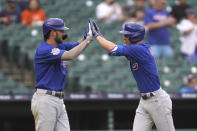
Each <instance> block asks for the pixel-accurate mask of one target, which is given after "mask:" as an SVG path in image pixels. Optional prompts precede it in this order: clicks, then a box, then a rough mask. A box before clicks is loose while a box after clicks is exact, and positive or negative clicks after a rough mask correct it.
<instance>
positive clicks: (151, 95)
mask: <svg viewBox="0 0 197 131" xmlns="http://www.w3.org/2000/svg"><path fill="white" fill-rule="evenodd" d="M153 96H155V95H154V94H153V93H152V92H151V93H144V94H141V97H142V99H144V100H147V99H149V98H151V97H153Z"/></svg>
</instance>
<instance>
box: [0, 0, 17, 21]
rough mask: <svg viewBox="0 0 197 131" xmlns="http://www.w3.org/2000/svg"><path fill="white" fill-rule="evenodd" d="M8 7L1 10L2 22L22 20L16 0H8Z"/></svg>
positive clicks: (0, 17)
mask: <svg viewBox="0 0 197 131" xmlns="http://www.w3.org/2000/svg"><path fill="white" fill-rule="evenodd" d="M7 4H8V5H7V8H6V9H3V10H2V11H1V12H0V23H3V24H6V25H9V24H14V23H19V22H20V13H21V12H20V9H19V8H17V6H16V2H15V0H7Z"/></svg>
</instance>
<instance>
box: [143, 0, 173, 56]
mask: <svg viewBox="0 0 197 131" xmlns="http://www.w3.org/2000/svg"><path fill="white" fill-rule="evenodd" d="M166 2H167V1H166V0H155V3H154V5H153V8H149V9H148V11H147V12H146V14H145V18H144V24H145V26H146V29H147V39H148V42H149V43H151V44H152V45H151V49H152V53H153V55H154V56H155V57H157V58H160V57H162V56H172V55H173V50H172V48H171V46H170V35H169V30H168V26H173V25H174V23H175V19H174V18H172V17H171V16H170V15H169V13H168V12H167V11H166V10H164V9H165V5H166Z"/></svg>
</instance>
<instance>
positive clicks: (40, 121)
mask: <svg viewBox="0 0 197 131" xmlns="http://www.w3.org/2000/svg"><path fill="white" fill-rule="evenodd" d="M68 29H69V28H67V27H66V26H65V24H64V21H63V20H62V19H58V18H49V19H47V20H46V21H45V22H44V24H43V34H44V42H43V43H41V45H40V46H39V47H38V48H37V50H36V53H35V61H34V65H35V74H36V92H35V93H34V95H33V98H32V101H31V110H32V113H33V116H34V119H35V128H36V131H70V125H69V121H68V116H67V112H66V109H65V105H64V101H63V98H64V92H63V89H64V86H65V82H66V77H65V76H66V67H67V65H66V60H72V59H74V58H75V57H77V56H78V55H79V54H80V53H81V52H82V51H83V50H84V49H85V48H86V47H87V46H88V45H89V43H90V42H91V40H92V33H91V29H90V24H89V27H88V28H87V30H86V32H85V35H84V38H83V39H81V40H79V41H78V42H75V43H63V40H64V39H65V38H66V37H67V35H66V33H64V31H65V30H68Z"/></svg>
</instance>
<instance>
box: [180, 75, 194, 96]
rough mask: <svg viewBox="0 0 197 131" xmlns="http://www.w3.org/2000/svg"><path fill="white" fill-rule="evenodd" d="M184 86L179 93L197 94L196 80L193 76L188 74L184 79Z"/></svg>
mask: <svg viewBox="0 0 197 131" xmlns="http://www.w3.org/2000/svg"><path fill="white" fill-rule="evenodd" d="M185 81H186V85H185V86H184V87H183V88H181V89H180V91H179V92H180V93H197V84H196V78H195V76H194V75H192V74H189V75H188V76H187V78H186V80H185Z"/></svg>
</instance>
